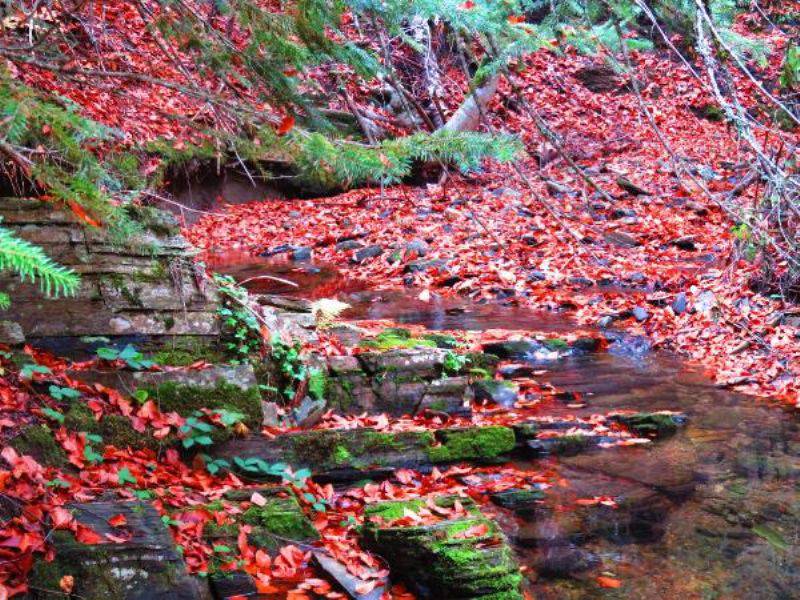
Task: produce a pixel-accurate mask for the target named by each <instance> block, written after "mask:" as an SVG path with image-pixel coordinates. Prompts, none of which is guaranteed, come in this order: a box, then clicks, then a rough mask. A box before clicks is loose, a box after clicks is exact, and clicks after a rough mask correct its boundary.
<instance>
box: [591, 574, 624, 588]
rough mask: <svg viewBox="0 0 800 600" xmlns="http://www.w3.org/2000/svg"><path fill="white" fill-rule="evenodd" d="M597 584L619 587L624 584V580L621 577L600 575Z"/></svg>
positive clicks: (605, 586) (606, 586)
mask: <svg viewBox="0 0 800 600" xmlns="http://www.w3.org/2000/svg"><path fill="white" fill-rule="evenodd" d="M596 581H597V585H599V586H600V587H604V588H618V587H620V586H621V585H622V582H621V581H620V580H619V579H614V578H613V577H605V576H603V575H600V576H599V577H598V578H597V580H596Z"/></svg>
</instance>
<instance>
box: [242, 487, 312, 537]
mask: <svg viewBox="0 0 800 600" xmlns="http://www.w3.org/2000/svg"><path fill="white" fill-rule="evenodd" d="M241 521H242V522H243V523H247V524H248V525H253V526H255V527H256V528H255V529H254V531H253V539H254V542H255V543H256V544H257V545H259V546H261V547H266V548H271V549H278V548H279V547H280V546H285V545H286V544H287V543H291V542H311V541H314V540H318V539H319V533H318V532H317V530H316V529H315V528H314V525H313V524H312V523H311V521H310V520H309V519H308V517H306V516H305V514H303V511H302V509H301V508H300V505H299V504H298V503H297V500H296V499H295V498H293V497H288V498H270V499H268V500H267V503H266V504H265V505H264V506H252V507H250V508H249V509H247V510H246V511H245V512H244V514H242V517H241Z"/></svg>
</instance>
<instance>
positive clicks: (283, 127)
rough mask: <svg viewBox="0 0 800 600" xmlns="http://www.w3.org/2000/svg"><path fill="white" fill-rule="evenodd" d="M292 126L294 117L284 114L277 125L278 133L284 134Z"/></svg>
mask: <svg viewBox="0 0 800 600" xmlns="http://www.w3.org/2000/svg"><path fill="white" fill-rule="evenodd" d="M292 127H294V117H293V116H292V115H286V116H285V117H283V121H281V124H280V125H279V126H278V135H286V134H287V133H289V132H290V131H291V130H292Z"/></svg>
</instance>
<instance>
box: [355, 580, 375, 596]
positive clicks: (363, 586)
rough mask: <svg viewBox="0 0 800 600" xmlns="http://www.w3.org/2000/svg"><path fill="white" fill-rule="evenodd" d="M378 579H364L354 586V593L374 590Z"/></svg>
mask: <svg viewBox="0 0 800 600" xmlns="http://www.w3.org/2000/svg"><path fill="white" fill-rule="evenodd" d="M378 583H379V582H378V580H377V579H373V580H372V581H365V582H364V583H359V584H358V585H357V586H356V594H369V593H370V592H371V591H372V590H374V589H375V588H376V587H377V585H378Z"/></svg>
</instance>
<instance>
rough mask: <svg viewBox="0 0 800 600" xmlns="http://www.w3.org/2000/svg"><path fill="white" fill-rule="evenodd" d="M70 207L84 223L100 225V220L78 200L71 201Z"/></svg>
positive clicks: (93, 225)
mask: <svg viewBox="0 0 800 600" xmlns="http://www.w3.org/2000/svg"><path fill="white" fill-rule="evenodd" d="M69 207H70V209H71V210H72V213H73V214H74V215H75V216H76V217H78V218H79V219H80V220H81V221H83V222H84V223H88V224H89V225H91V226H92V227H100V221H98V220H96V219H94V218H93V217H92V216H90V215H89V213H87V212H86V210H85V209H84V208H83V207H82V206H81V205H80V204H78V203H77V202H70V203H69Z"/></svg>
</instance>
